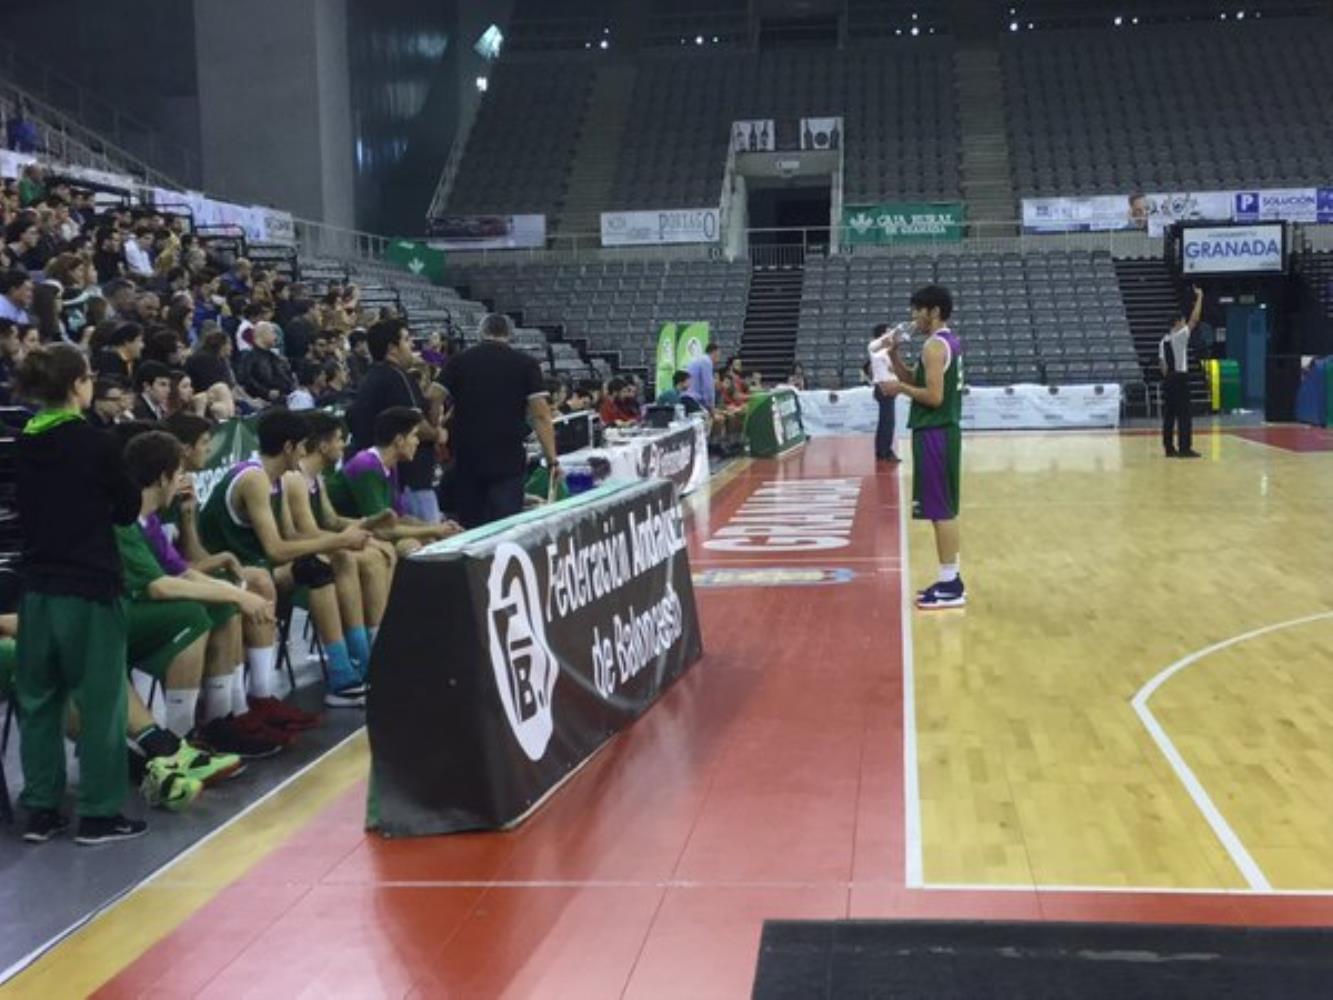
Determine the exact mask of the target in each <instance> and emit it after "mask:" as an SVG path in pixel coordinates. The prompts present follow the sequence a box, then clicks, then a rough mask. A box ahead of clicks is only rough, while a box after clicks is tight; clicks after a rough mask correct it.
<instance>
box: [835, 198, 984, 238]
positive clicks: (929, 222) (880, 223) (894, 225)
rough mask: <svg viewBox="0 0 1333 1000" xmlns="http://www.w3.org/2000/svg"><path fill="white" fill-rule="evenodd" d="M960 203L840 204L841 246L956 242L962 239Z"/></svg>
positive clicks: (961, 206)
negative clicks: (844, 244)
mask: <svg viewBox="0 0 1333 1000" xmlns="http://www.w3.org/2000/svg"><path fill="white" fill-rule="evenodd" d="M966 214H967V213H966V210H965V209H964V206H963V204H962V202H957V201H932V202H907V201H887V202H882V203H881V204H878V205H844V206H843V209H842V226H843V241H844V242H845V243H851V244H857V243H881V244H887V243H956V242H958V241H959V240H961V239H962V238H963V224H964V221H965V218H966Z"/></svg>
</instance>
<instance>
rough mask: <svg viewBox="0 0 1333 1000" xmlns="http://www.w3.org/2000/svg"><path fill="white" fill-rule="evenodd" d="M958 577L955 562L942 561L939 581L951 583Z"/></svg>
mask: <svg viewBox="0 0 1333 1000" xmlns="http://www.w3.org/2000/svg"><path fill="white" fill-rule="evenodd" d="M957 579H958V564H957V563H942V564H941V565H940V583H953V582H954V581H955V580H957Z"/></svg>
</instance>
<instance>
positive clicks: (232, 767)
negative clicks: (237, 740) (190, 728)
mask: <svg viewBox="0 0 1333 1000" xmlns="http://www.w3.org/2000/svg"><path fill="white" fill-rule="evenodd" d="M158 759H159V760H162V761H164V762H166V763H167V764H168V765H169V766H171V767H172V768H174V769H175V770H177V771H179V772H180V773H181V774H184V775H185V776H186V777H188V778H195V779H196V780H198V781H200V782H202V783H203V785H204V787H205V788H207V787H209V786H210V785H216V784H217V783H218V782H219V781H226V780H227V779H228V778H233V777H235V776H236V775H238V774H240V773H241V772H242V771H244V770H245V764H244V763H243V762H242V761H241V758H240V757H238V756H236V754H234V753H209V752H208V751H206V750H200V749H199V748H198V747H194V746H191V745H190V744H189V743H188V742H187V741H185V740H181V746H180V749H179V750H177V751H176V753H175V755H174V756H171V757H160V758H158Z"/></svg>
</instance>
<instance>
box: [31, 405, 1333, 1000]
mask: <svg viewBox="0 0 1333 1000" xmlns="http://www.w3.org/2000/svg"><path fill="white" fill-rule="evenodd" d="M1197 447H1199V449H1200V450H1201V451H1203V452H1204V458H1203V459H1202V460H1199V461H1194V462H1187V461H1167V460H1165V459H1163V458H1162V457H1161V454H1160V443H1159V442H1158V440H1157V439H1156V437H1154V436H1153V435H1151V434H1135V433H1123V434H1117V433H1113V432H1111V433H1078V432H1069V433H1060V434H1005V435H994V436H990V435H975V436H973V437H970V438H969V439H968V440H967V442H966V444H965V458H964V470H965V471H964V488H963V516H964V521H963V525H964V528H963V575H964V577H965V579H966V580H967V582H968V592H969V600H970V606H969V607H968V608H967V610H966V611H947V612H936V613H933V614H930V615H924V614H921V613H918V612H915V611H914V610H912V609H911V606H910V601H911V596H912V592H913V588H914V587H922V586H925V585H926V584H927V583H928V582H930V580H931V579H932V578H933V573H934V553H933V544H932V540H931V537H930V534H929V531H928V529H927V528H925V527H923V526H917V525H913V524H911V523H910V522H909V520H908V519H907V517H906V511H905V510H904V507H903V502H902V500H903V497H904V495H905V493H906V491H907V490H908V489H909V488H910V475H911V473H910V470H903V471H902V472H898V471H897V470H895V469H894V468H892V467H889V466H885V465H880V466H876V465H875V463H874V462H873V459H872V452H871V447H870V442H869V440H868V439H866V438H855V439H854V438H825V439H817V440H814V441H812V442H810V443H809V444H808V445H807V446H806V447H805V448H803V449H802V450H800V451H798V452H795V453H793V454H791V455H789V456H788V457H786V458H785V459H780V460H775V461H751V462H748V463H744V464H740V465H737V466H733V467H732V468H731V469H730V470H728V471H727V472H725V473H723V474H722V475H721V476H719V477H717V478H716V479H715V480H714V482H713V484H712V488H711V490H709V491H707V492H706V493H705V494H703V495H701V496H699V497H696V498H694V499H692V500H691V501H689V502H688V503H689V506H690V507H691V509H692V516H691V520H690V527H691V537H692V542H691V560H692V567H693V571H694V573H695V576H696V587H697V599H698V603H699V611H700V615H701V619H702V627H703V635H704V646H705V655H704V659H703V661H702V662H700V663H699V664H698V665H697V666H696V667H695V668H694V669H693V670H692V671H691V672H690V673H689V674H688V675H687V676H686V677H685V678H684V679H683V680H682V681H681V682H680V683H678V684H677V685H676V686H675V687H674V688H673V689H672V690H671V691H670V692H669V693H668V694H667V695H666V696H665V697H664V698H663V699H662V700H661V702H660V703H659V704H658V705H656V706H655V707H654V708H653V709H652V710H651V711H650V712H649V713H648V714H647V715H646V716H644V717H643V718H642V719H640V720H639V721H638V722H636V723H635V724H634V725H633V726H632V727H631V728H630V729H629V730H627V731H626V732H624V733H623V734H622V735H621V736H619V737H618V738H617V739H615V740H613V741H612V742H611V743H610V744H609V745H608V746H607V747H606V748H605V749H604V750H603V751H602V752H601V753H599V754H598V755H597V756H596V757H595V758H594V759H593V760H592V761H591V763H589V764H588V765H587V766H586V767H585V768H584V769H583V770H582V771H581V772H579V773H578V774H577V775H576V776H575V777H574V778H573V779H571V780H570V781H569V782H568V783H567V784H566V785H565V786H564V787H563V788H562V789H561V790H560V791H559V792H558V793H557V794H556V795H555V796H554V797H553V798H552V799H551V800H550V802H549V803H548V804H547V805H546V806H545V807H544V808H543V809H542V810H541V811H540V812H539V813H538V814H537V815H535V816H534V817H533V818H532V819H531V820H529V821H528V822H527V823H526V824H524V825H523V826H521V827H520V828H519V829H517V830H516V831H514V832H512V833H503V834H476V835H460V836H453V837H447V838H423V839H417V840H397V841H386V840H383V839H381V838H379V837H377V836H373V835H367V834H365V833H364V832H363V830H362V822H363V819H364V805H365V782H364V776H365V774H366V769H367V764H368V751H367V747H366V744H365V740H364V737H363V736H361V735H358V736H354V737H352V738H350V739H349V740H348V741H347V742H346V743H344V744H343V745H342V746H341V747H340V748H339V749H338V750H336V751H335V752H333V753H332V754H331V755H329V756H328V757H326V758H324V759H323V760H322V761H321V762H319V763H317V764H316V765H314V766H313V767H312V768H310V769H309V770H307V771H305V772H303V773H302V774H300V775H298V776H297V777H296V778H295V779H294V780H293V781H292V782H290V783H289V784H288V785H286V786H285V787H283V788H281V789H279V790H278V791H277V792H276V793H275V794H274V795H272V796H271V797H269V798H267V799H265V800H264V801H262V802H260V803H259V804H258V805H257V806H256V807H255V808H254V809H252V810H250V811H248V812H247V813H245V814H244V815H242V816H241V817H239V818H238V819H237V820H236V821H234V822H233V823H231V824H230V825H228V826H227V827H225V828H224V829H222V830H221V831H219V832H218V833H217V834H216V835H215V836H213V837H211V838H210V839H208V840H207V841H205V842H204V843H203V844H201V845H199V846H198V847H197V848H195V849H194V850H192V851H191V852H189V853H188V854H187V855H185V856H184V857H183V858H181V859H179V860H178V861H177V862H176V863H174V864H173V865H171V866H170V867H169V868H167V869H166V870H164V871H163V872H161V873H159V874H158V875H157V876H155V877H154V878H152V879H151V880H149V881H148V882H147V883H145V884H144V885H143V886H142V887H141V888H139V889H138V890H137V891H135V892H134V893H133V894H131V895H130V896H129V897H128V898H127V899H126V900H124V901H123V902H122V903H121V904H120V905H118V906H117V907H115V908H113V909H112V910H110V911H109V912H108V913H106V914H104V915H103V916H101V917H100V918H98V919H96V920H94V921H92V922H91V923H90V924H88V925H87V926H86V927H84V928H83V929H82V930H80V931H79V932H77V933H76V934H74V935H73V936H72V937H70V938H69V939H67V940H66V941H65V942H64V943H62V944H61V945H59V946H58V947H57V948H56V949H54V950H53V951H51V952H50V953H48V954H47V955H46V956H45V957H43V958H42V959H40V960H38V962H37V963H36V964H35V965H34V966H33V967H32V968H31V969H30V970H29V971H27V972H26V973H24V974H23V975H21V976H20V977H19V978H17V979H16V980H14V981H12V982H11V983H10V984H9V985H8V987H7V992H8V993H9V994H10V995H16V996H18V995H31V996H52V995H58V994H70V993H86V992H94V991H96V992H97V995H99V996H103V997H130V996H140V995H143V994H146V993H151V994H153V995H158V996H169V997H174V996H206V997H213V996H216V997H224V996H225V997H235V996H246V995H267V996H274V995H309V996H330V995H341V996H346V995H357V996H409V995H411V996H445V995H449V996H498V995H513V996H543V997H552V996H570V997H580V998H588V997H619V996H626V997H656V996H660V997H682V996H689V997H712V996H718V997H736V996H747V995H749V990H750V984H751V982H752V979H753V975H754V968H755V960H756V948H757V945H758V941H759V934H760V928H761V926H762V923H763V921H764V920H765V919H770V918H801V917H809V918H837V917H847V916H851V917H911V918H957V919H982V920H985V919H996V920H1001V919H1004V920H1015V919H1017V920H1081V921H1141V922H1155V923H1226V924H1251V925H1255V924H1265V925H1268V924H1275V925H1303V924H1327V923H1328V922H1329V921H1330V920H1331V919H1333V851H1330V850H1329V847H1330V843H1329V834H1328V832H1327V830H1328V822H1327V808H1326V804H1327V802H1328V801H1329V800H1330V793H1331V792H1333V740H1330V739H1329V735H1330V731H1333V673H1330V671H1329V669H1328V666H1327V665H1328V663H1329V662H1330V660H1331V659H1333V657H1331V656H1330V653H1331V652H1333V610H1330V609H1331V608H1333V584H1330V583H1329V582H1328V579H1327V574H1326V572H1325V570H1324V567H1326V566H1327V565H1328V564H1329V561H1330V557H1333V551H1331V550H1333V541H1330V539H1329V537H1328V533H1327V531H1326V530H1325V523H1326V513H1325V512H1326V509H1327V507H1328V504H1329V500H1330V493H1331V492H1333V456H1331V455H1330V454H1329V452H1330V451H1333V436H1331V435H1329V434H1326V433H1324V432H1322V431H1313V430H1304V429H1289V428H1286V429H1280V430H1279V429H1273V428H1254V429H1248V430H1239V431H1235V432H1230V431H1227V432H1221V431H1217V430H1214V431H1213V432H1211V433H1209V432H1207V431H1204V432H1203V433H1201V434H1200V435H1199V439H1198V442H1197ZM99 987H100V989H99Z"/></svg>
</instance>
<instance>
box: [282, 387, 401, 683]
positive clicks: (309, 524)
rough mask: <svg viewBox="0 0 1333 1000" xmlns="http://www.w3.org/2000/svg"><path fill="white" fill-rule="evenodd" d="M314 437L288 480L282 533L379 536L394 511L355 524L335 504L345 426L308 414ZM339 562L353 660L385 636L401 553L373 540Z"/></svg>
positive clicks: (320, 414) (335, 561)
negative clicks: (327, 480)
mask: <svg viewBox="0 0 1333 1000" xmlns="http://www.w3.org/2000/svg"><path fill="white" fill-rule="evenodd" d="M304 416H305V420H306V427H307V431H308V434H309V436H308V437H307V438H306V443H305V455H304V456H303V457H302V458H301V461H300V468H299V469H298V470H297V471H295V472H289V473H287V474H286V475H285V476H283V477H282V523H281V525H280V527H281V528H282V533H283V534H284V535H285V536H286V537H288V538H318V537H320V536H321V535H325V534H336V533H337V532H339V531H343V530H345V529H347V528H350V527H353V526H360V527H363V528H366V529H367V530H373V529H374V528H375V527H376V526H377V525H383V524H386V523H388V522H392V521H393V520H394V513H393V511H391V510H386V511H384V512H382V513H381V514H380V515H379V516H377V517H372V518H363V519H359V520H354V519H352V518H346V517H342V516H340V515H339V514H338V513H337V511H335V510H334V509H333V504H332V503H331V502H330V501H329V497H328V491H327V490H325V488H324V478H323V477H324V475H325V474H326V473H329V472H332V471H333V470H334V469H336V468H337V467H338V464H339V463H340V462H341V461H342V457H343V452H344V450H345V449H346V447H347V439H346V437H345V436H344V434H343V425H342V422H341V421H340V420H338V418H337V417H334V416H331V415H329V414H328V413H324V412H322V411H319V410H313V411H311V412H309V413H306V414H304ZM331 558H332V560H333V567H334V574H335V577H336V581H335V586H336V588H337V591H338V606H339V609H340V610H341V611H342V615H343V626H344V629H345V631H346V633H347V640H348V645H349V646H350V647H352V655H353V658H354V659H355V658H356V656H357V650H358V646H359V645H360V644H364V645H365V646H366V649H365V652H364V656H365V658H366V659H369V647H370V646H372V645H373V644H374V642H375V636H376V634H377V633H378V632H379V625H380V621H381V620H382V619H383V617H384V609H385V607H386V605H388V603H389V583H390V581H392V579H393V570H394V567H395V566H396V565H397V563H398V554H397V550H396V549H395V548H394V545H393V543H392V542H390V541H385V540H382V539H380V538H372V539H371V540H370V542H369V543H368V544H367V545H366V547H365V548H364V549H362V550H361V551H360V552H335V553H333V555H332V556H331Z"/></svg>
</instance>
